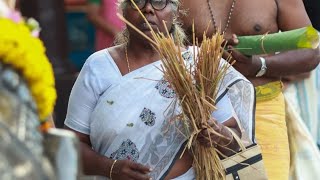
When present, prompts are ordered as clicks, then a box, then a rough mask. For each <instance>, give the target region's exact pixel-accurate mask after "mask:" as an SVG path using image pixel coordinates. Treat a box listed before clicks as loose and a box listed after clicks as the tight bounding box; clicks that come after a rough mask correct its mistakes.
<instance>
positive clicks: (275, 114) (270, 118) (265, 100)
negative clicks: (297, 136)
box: [255, 82, 290, 180]
mask: <svg viewBox="0 0 320 180" xmlns="http://www.w3.org/2000/svg"><path fill="white" fill-rule="evenodd" d="M281 90H282V85H281V82H273V83H269V84H266V85H263V86H258V87H256V93H257V104H256V125H255V127H256V131H255V132H256V139H257V142H258V144H259V145H260V146H261V150H262V157H263V161H264V165H265V168H266V172H267V175H268V177H269V179H270V180H287V179H288V177H289V166H290V151H289V143H288V135H287V134H288V133H287V126H286V120H285V103H284V97H283V94H282V92H281Z"/></svg>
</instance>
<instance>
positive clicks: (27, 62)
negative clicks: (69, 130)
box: [0, 18, 57, 123]
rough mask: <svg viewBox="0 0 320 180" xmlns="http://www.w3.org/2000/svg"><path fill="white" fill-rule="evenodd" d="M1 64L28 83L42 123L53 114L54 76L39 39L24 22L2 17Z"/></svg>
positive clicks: (54, 99) (0, 34)
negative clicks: (11, 68)
mask: <svg viewBox="0 0 320 180" xmlns="http://www.w3.org/2000/svg"><path fill="white" fill-rule="evenodd" d="M0 27H1V28H0V61H1V62H2V63H4V64H7V65H10V66H11V67H13V68H14V69H16V71H18V72H19V73H20V74H21V75H22V76H23V77H24V79H25V80H26V82H27V84H28V86H29V89H30V91H31V94H32V97H33V99H34V101H35V102H36V105H37V109H38V115H39V119H40V121H41V122H42V123H43V122H45V121H46V119H47V118H48V117H49V116H50V115H51V114H52V112H53V109H54V105H55V101H56V98H57V94H56V90H55V87H54V84H55V81H54V73H53V69H52V66H51V64H50V62H49V60H48V58H47V56H46V55H45V47H44V46H43V43H42V42H41V40H40V39H38V38H35V37H33V36H32V35H31V32H30V29H29V28H28V26H27V25H26V23H25V22H24V21H21V22H18V23H16V22H13V21H12V20H10V19H7V18H0Z"/></svg>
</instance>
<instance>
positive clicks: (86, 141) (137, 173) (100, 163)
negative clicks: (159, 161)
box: [65, 126, 150, 180]
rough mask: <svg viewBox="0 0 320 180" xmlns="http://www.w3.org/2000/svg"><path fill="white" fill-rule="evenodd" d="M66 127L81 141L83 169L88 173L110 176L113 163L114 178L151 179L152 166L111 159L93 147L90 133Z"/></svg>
mask: <svg viewBox="0 0 320 180" xmlns="http://www.w3.org/2000/svg"><path fill="white" fill-rule="evenodd" d="M65 129H68V130H70V131H73V132H74V133H76V135H77V136H78V138H79V141H80V153H81V158H82V165H83V171H84V173H85V174H86V175H99V176H105V177H108V178H110V170H111V167H112V165H114V166H113V168H112V179H114V180H116V179H119V180H121V179H137V180H149V179H150V177H149V176H148V173H149V172H150V168H148V167H146V166H143V165H141V164H138V163H135V162H133V161H129V160H118V161H115V160H113V159H109V158H107V157H106V156H103V155H100V154H98V153H97V152H95V151H94V150H93V149H92V148H91V142H90V138H89V135H86V134H83V133H80V132H77V131H74V130H73V129H71V128H69V127H67V126H65Z"/></svg>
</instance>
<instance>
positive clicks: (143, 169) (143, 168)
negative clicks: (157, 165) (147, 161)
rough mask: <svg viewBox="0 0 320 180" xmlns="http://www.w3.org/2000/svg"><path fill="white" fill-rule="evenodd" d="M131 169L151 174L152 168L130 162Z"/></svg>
mask: <svg viewBox="0 0 320 180" xmlns="http://www.w3.org/2000/svg"><path fill="white" fill-rule="evenodd" d="M129 165H130V168H131V169H133V170H135V171H140V172H143V173H149V172H151V168H150V167H147V166H144V165H142V164H139V163H135V162H132V161H131V162H130V164H129Z"/></svg>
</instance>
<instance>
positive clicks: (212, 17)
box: [207, 0, 236, 34]
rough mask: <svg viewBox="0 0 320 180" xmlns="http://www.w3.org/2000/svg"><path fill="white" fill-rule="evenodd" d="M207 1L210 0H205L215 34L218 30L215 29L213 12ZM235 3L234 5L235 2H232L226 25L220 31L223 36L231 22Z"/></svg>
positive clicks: (233, 0) (234, 0)
mask: <svg viewBox="0 0 320 180" xmlns="http://www.w3.org/2000/svg"><path fill="white" fill-rule="evenodd" d="M209 1H210V0H207V3H208V8H209V11H210V15H211V20H212V23H213V27H214V31H215V32H217V29H218V28H217V23H216V20H215V19H214V16H213V11H212V8H211V5H210V2H209ZM235 3H236V0H232V4H231V8H230V11H229V15H228V19H227V23H226V26H225V27H224V30H223V31H222V34H224V33H225V32H226V31H227V29H228V27H229V23H230V20H231V16H232V12H233V9H234V6H235Z"/></svg>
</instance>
